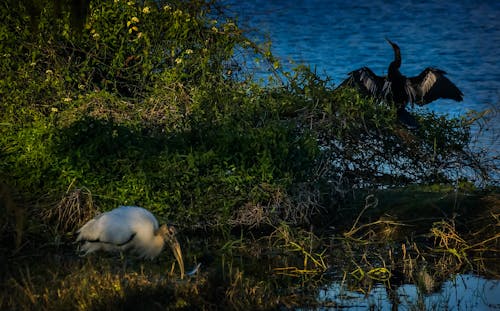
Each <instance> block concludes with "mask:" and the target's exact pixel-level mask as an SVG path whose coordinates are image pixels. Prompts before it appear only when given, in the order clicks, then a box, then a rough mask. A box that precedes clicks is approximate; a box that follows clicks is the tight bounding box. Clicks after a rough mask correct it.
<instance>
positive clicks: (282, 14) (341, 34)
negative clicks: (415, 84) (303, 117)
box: [226, 0, 500, 156]
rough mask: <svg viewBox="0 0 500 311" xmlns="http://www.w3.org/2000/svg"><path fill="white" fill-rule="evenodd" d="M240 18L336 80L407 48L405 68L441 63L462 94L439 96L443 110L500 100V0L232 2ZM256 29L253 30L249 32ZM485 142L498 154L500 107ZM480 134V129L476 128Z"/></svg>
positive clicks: (282, 50) (376, 67) (380, 67)
mask: <svg viewBox="0 0 500 311" xmlns="http://www.w3.org/2000/svg"><path fill="white" fill-rule="evenodd" d="M226 3H227V4H228V5H229V6H230V9H231V10H232V11H233V12H234V13H235V15H238V16H239V22H240V24H241V25H242V26H243V27H244V28H246V27H249V28H253V29H255V30H256V32H255V33H253V35H254V37H253V38H254V39H256V38H262V37H261V35H262V34H263V33H267V34H269V35H270V38H271V40H272V43H273V49H272V50H273V52H274V53H275V54H276V55H277V56H278V57H279V58H280V59H281V60H282V63H283V65H284V66H285V68H292V67H293V66H294V65H295V64H300V63H303V64H308V65H310V66H311V67H312V68H315V69H316V71H317V72H318V73H319V74H320V75H321V76H323V77H326V76H329V77H330V78H332V79H333V81H334V82H335V83H336V84H338V83H339V82H341V81H342V80H343V79H345V78H346V74H347V73H348V72H350V71H352V70H354V69H357V68H360V67H362V66H368V67H370V68H371V69H372V70H373V71H374V72H375V73H376V74H379V75H383V74H385V73H386V70H387V66H388V64H389V62H390V61H391V60H392V58H393V51H392V48H391V47H390V45H389V44H387V42H386V41H385V40H384V38H385V37H387V38H389V39H391V40H392V41H394V42H396V43H397V44H398V45H399V46H400V48H401V50H402V57H403V64H402V67H401V71H402V73H403V74H405V75H407V76H415V75H418V74H419V73H420V72H421V71H422V70H423V69H424V68H426V67H428V66H435V67H437V68H440V69H442V70H445V71H446V72H447V73H448V77H449V79H450V80H451V81H453V82H454V83H455V84H456V85H457V86H458V87H459V88H460V89H461V90H462V92H463V93H464V95H465V96H464V101H463V102H460V103H457V102H454V101H452V100H438V101H435V102H433V103H431V104H429V105H427V106H425V109H431V110H433V111H435V112H437V113H442V114H449V115H452V116H457V115H463V114H465V113H467V112H468V111H469V110H475V111H482V110H485V109H489V108H497V109H499V106H500V51H499V48H500V1H466V0H458V1H448V2H446V1H429V0H426V1H381V0H374V1H367V2H358V1H326V0H301V1H285V0H272V1H270V0H267V1H266V0H256V1H238V0H230V1H226ZM251 35H252V33H251ZM490 116H491V119H492V120H491V121H490V123H489V130H488V131H487V132H484V133H481V136H480V139H479V143H478V144H479V146H475V147H481V148H487V149H488V150H489V153H490V154H491V155H493V156H495V155H498V154H499V153H500V138H499V136H500V113H498V111H497V113H496V114H490ZM475 131H476V132H477V131H478V129H477V128H476V129H475Z"/></svg>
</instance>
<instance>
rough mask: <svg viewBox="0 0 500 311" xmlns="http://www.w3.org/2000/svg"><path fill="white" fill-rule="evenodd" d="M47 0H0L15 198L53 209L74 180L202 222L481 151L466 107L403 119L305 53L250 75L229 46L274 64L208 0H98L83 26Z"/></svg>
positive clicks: (324, 195)
mask: <svg viewBox="0 0 500 311" xmlns="http://www.w3.org/2000/svg"><path fill="white" fill-rule="evenodd" d="M41 2H43V1H41ZM37 3H38V2H37ZM45 4H46V5H44V6H40V7H43V8H44V9H43V10H40V15H39V17H37V18H38V22H37V23H35V24H33V23H31V22H30V19H31V16H32V15H31V13H30V9H29V8H27V7H25V6H24V5H23V3H22V2H17V1H7V2H3V3H2V4H1V5H0V11H1V14H2V16H5V22H4V23H3V24H2V25H0V38H1V39H2V40H0V47H1V51H2V52H1V53H2V55H1V58H0V70H1V72H2V79H0V99H1V103H0V116H1V123H0V178H1V179H2V181H3V182H4V183H5V184H8V185H9V186H10V187H12V188H14V189H15V190H16V192H17V193H21V194H22V195H21V196H20V198H19V200H21V201H23V202H30V203H29V204H31V203H32V202H39V204H38V205H37V206H39V207H40V208H42V209H43V208H52V207H53V205H54V202H57V201H58V200H60V198H61V197H62V195H63V194H64V193H66V192H67V188H68V187H69V186H70V185H76V186H77V187H85V188H86V189H89V191H90V193H92V194H93V196H95V200H94V202H95V203H96V205H97V206H98V207H101V208H102V209H104V210H106V209H110V208H113V207H115V206H116V205H119V204H131V205H132V204H134V205H142V206H146V207H148V208H150V209H152V210H153V211H154V212H155V213H156V214H157V215H159V216H161V217H162V218H164V219H167V218H168V219H169V220H170V221H174V222H178V223H180V224H181V225H185V226H212V225H216V224H226V223H228V221H229V220H230V219H231V218H232V217H234V215H236V214H237V213H238V211H241V210H242V209H246V208H248V207H249V206H250V207H259V208H266V207H267V208H268V209H269V210H271V212H267V211H266V213H268V214H269V213H277V215H278V217H284V216H283V215H285V214H287V212H286V211H285V210H286V209H289V208H291V206H292V205H293V207H294V208H295V207H296V208H299V209H303V210H307V211H317V209H315V208H311V207H317V206H328V205H329V204H330V203H331V202H336V199H337V197H341V196H342V195H343V193H345V191H346V190H349V189H351V188H353V187H365V186H368V187H371V186H373V185H376V184H388V185H397V184H410V183H428V182H429V183H430V182H436V181H437V182H450V181H451V177H453V175H450V171H448V170H449V169H450V167H453V165H455V164H456V163H457V161H459V160H460V159H468V160H470V161H469V162H460V163H461V165H463V166H464V167H468V168H472V169H476V168H477V167H475V166H474V165H479V164H477V163H476V162H473V161H472V160H471V159H474V156H475V155H474V154H471V153H468V151H467V150H466V147H467V143H468V141H469V127H470V124H469V123H467V120H465V119H464V120H460V119H451V120H449V119H446V118H442V117H437V116H435V115H432V114H430V115H423V114H422V115H420V116H418V118H419V119H420V122H421V124H422V127H421V129H420V130H419V131H418V132H415V133H412V132H409V131H407V130H406V129H404V128H402V127H401V125H399V124H398V123H397V121H396V117H395V109H394V108H393V107H391V106H390V105H387V104H385V103H378V102H375V101H373V100H369V99H366V98H363V97H361V96H360V95H359V94H357V93H356V92H355V91H354V90H335V89H334V88H333V86H332V85H331V83H330V82H329V81H328V80H324V79H322V78H320V77H319V76H318V75H317V74H316V73H315V72H312V71H311V70H309V69H308V68H307V67H299V68H297V69H296V70H295V71H294V72H284V73H281V75H279V76H276V77H281V78H283V79H285V80H286V83H285V84H279V83H276V82H272V81H276V80H273V79H271V80H270V81H271V82H270V83H269V84H267V85H266V86H263V85H261V84H258V83H256V82H254V79H252V76H253V72H251V71H250V70H249V69H248V68H249V67H245V66H244V64H243V63H244V62H243V63H242V62H239V60H240V58H241V59H248V58H251V57H250V56H256V57H257V58H259V59H260V61H263V62H265V63H267V64H268V65H269V68H271V71H272V72H274V73H275V72H276V71H277V70H278V69H279V63H278V62H277V61H276V59H275V58H274V57H273V56H272V54H270V52H269V50H268V48H269V46H268V45H265V46H264V47H261V46H258V45H256V44H254V43H252V42H250V41H249V40H247V38H246V37H245V32H244V31H242V30H241V29H239V28H238V26H237V24H236V23H235V21H234V20H232V19H230V18H228V17H227V16H225V15H224V14H223V13H221V12H223V10H220V8H219V7H218V5H217V3H214V2H211V1H188V2H186V1H169V2H163V1H159V2H158V1H154V2H153V1H151V2H149V1H146V2H134V1H123V0H115V1H101V0H95V1H92V2H91V3H90V7H89V13H88V14H87V20H86V22H85V23H84V24H83V27H82V28H81V29H74V28H73V27H75V26H71V25H72V24H71V17H70V15H69V12H65V11H62V13H61V14H54V8H53V7H51V5H52V4H51V2H50V1H49V2H47V3H45ZM33 27H35V28H36V29H35V30H33ZM236 53H238V56H236ZM457 159H458V160H457ZM306 189H307V190H306ZM280 213H281V214H280ZM33 214H34V213H33ZM268 214H266V215H268ZM289 214H290V213H289ZM296 214H300V215H303V217H302V219H300V221H307V219H308V217H309V216H311V215H310V214H308V213H305V212H303V213H296ZM34 215H35V214H34ZM269 218H270V219H271V218H273V217H271V216H269ZM285 218H286V217H285ZM273 219H276V218H273ZM290 219H294V220H295V221H299V219H298V217H295V218H294V217H290ZM233 220H234V219H233ZM233 223H234V222H233Z"/></svg>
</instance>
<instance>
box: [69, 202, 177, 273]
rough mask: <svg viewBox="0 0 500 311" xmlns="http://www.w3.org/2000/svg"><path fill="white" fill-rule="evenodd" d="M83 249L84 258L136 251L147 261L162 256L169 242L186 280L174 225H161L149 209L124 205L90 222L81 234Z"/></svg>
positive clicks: (82, 228)
mask: <svg viewBox="0 0 500 311" xmlns="http://www.w3.org/2000/svg"><path fill="white" fill-rule="evenodd" d="M77 233H78V237H77V239H76V241H77V242H82V243H83V244H82V245H81V246H80V248H79V250H80V251H82V252H85V254H84V255H87V254H90V253H93V252H95V251H99V250H102V251H108V252H109V251H111V252H113V251H118V252H123V251H127V250H130V251H133V252H135V253H137V254H138V255H139V256H141V257H143V258H150V259H152V258H154V257H156V256H158V255H159V254H160V252H161V251H162V249H163V246H164V245H165V242H167V243H168V244H169V246H170V248H171V249H172V252H173V253H174V256H175V259H176V260H177V263H178V264H179V267H180V270H181V277H184V262H183V259H182V251H181V248H180V245H179V242H178V241H177V238H176V236H175V235H176V230H175V228H174V227H173V226H167V225H166V224H163V225H161V226H159V225H158V220H156V218H155V216H154V215H153V214H152V213H151V212H150V211H148V210H146V209H144V208H142V207H137V206H120V207H118V208H115V209H113V210H111V211H109V212H106V213H102V214H99V215H97V216H96V217H94V218H93V219H91V220H89V221H88V222H87V223H86V224H85V225H83V227H81V228H80V230H78V231H77Z"/></svg>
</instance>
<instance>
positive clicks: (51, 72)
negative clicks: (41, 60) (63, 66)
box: [45, 69, 54, 75]
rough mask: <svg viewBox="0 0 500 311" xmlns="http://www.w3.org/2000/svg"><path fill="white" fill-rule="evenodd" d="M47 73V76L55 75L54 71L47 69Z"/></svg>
mask: <svg viewBox="0 0 500 311" xmlns="http://www.w3.org/2000/svg"><path fill="white" fill-rule="evenodd" d="M45 73H46V74H48V75H51V74H53V73H54V72H53V71H52V70H50V69H47V70H45Z"/></svg>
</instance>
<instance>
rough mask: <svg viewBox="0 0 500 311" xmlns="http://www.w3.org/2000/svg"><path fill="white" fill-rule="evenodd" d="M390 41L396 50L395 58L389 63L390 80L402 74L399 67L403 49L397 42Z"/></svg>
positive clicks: (388, 74) (388, 73)
mask: <svg viewBox="0 0 500 311" xmlns="http://www.w3.org/2000/svg"><path fill="white" fill-rule="evenodd" d="M389 43H390V44H391V45H392V49H393V50H394V60H393V61H392V62H391V64H390V65H389V70H388V71H387V76H388V78H389V80H393V78H396V77H399V76H401V73H400V72H399V67H401V51H400V50H399V47H398V46H397V45H396V44H395V43H392V42H389Z"/></svg>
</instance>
